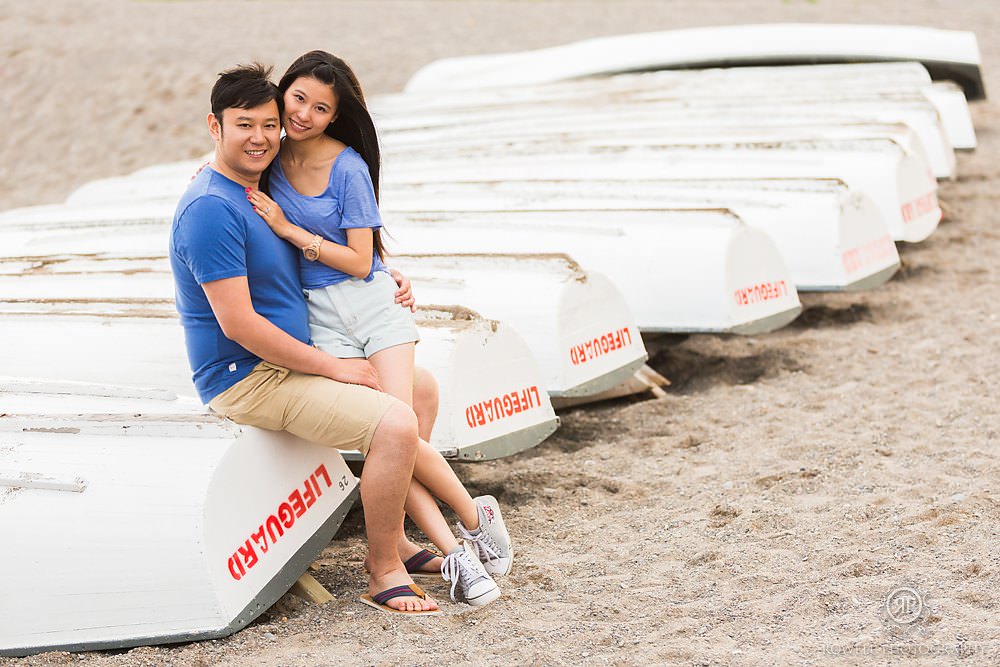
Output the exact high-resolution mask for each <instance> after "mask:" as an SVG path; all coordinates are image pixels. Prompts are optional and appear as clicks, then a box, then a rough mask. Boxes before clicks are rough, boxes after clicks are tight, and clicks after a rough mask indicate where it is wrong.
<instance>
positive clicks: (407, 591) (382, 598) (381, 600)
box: [372, 584, 427, 605]
mask: <svg viewBox="0 0 1000 667" xmlns="http://www.w3.org/2000/svg"><path fill="white" fill-rule="evenodd" d="M404 597H416V598H420V599H421V600H423V599H425V598H426V597H427V594H426V593H424V592H423V591H422V590H421V589H420V587H419V586H417V585H416V584H409V585H407V586H393V587H392V588H387V589H385V590H384V591H382V592H381V593H377V594H375V595H373V596H372V601H373V602H375V604H383V605H384V604H385V603H386V602H388V601H389V600H391V599H392V598H404Z"/></svg>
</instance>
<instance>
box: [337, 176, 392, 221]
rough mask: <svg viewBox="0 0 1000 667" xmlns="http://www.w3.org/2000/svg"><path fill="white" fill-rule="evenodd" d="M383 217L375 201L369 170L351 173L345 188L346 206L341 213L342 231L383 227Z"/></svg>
mask: <svg viewBox="0 0 1000 667" xmlns="http://www.w3.org/2000/svg"><path fill="white" fill-rule="evenodd" d="M381 226H382V216H381V215H380V214H379V212H378V203H377V202H376V201H375V188H373V187H372V177H371V176H370V175H369V174H368V170H367V169H358V170H354V171H351V173H350V174H348V176H347V183H346V185H345V187H344V206H343V211H342V212H341V222H340V227H341V229H357V228H359V227H381Z"/></svg>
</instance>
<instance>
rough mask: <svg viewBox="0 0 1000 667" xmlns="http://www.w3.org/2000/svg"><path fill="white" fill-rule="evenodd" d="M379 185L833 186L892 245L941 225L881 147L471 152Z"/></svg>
mask: <svg viewBox="0 0 1000 667" xmlns="http://www.w3.org/2000/svg"><path fill="white" fill-rule="evenodd" d="M383 178H384V182H385V186H384V188H385V191H386V192H387V193H389V192H391V191H392V187H393V185H394V184H396V183H410V184H415V183H447V182H464V181H489V180H497V181H500V180H542V181H544V180H547V179H556V180H585V181H598V182H599V181H605V180H610V181H623V180H630V179H637V180H642V179H649V178H653V179H684V178H690V179H728V178H833V179H839V180H842V181H843V182H844V183H846V184H847V185H848V187H850V188H851V189H852V190H855V191H857V192H860V193H862V194H865V195H867V196H868V197H870V198H871V199H872V201H874V202H875V204H876V205H877V206H878V208H879V211H880V213H881V215H882V217H883V219H884V220H885V221H886V224H887V225H888V227H889V230H890V233H891V234H892V238H893V239H894V240H896V241H908V242H918V241H922V240H924V239H925V238H927V237H928V236H929V235H930V234H931V233H932V232H933V231H934V230H935V229H936V228H937V225H938V222H939V221H940V219H941V208H940V206H939V204H938V200H937V182H936V181H935V179H934V177H933V175H932V174H931V173H930V170H929V168H928V166H927V163H926V162H924V161H923V160H921V159H919V158H918V157H917V156H914V155H910V154H908V153H906V152H905V151H904V150H903V149H901V148H900V147H899V146H898V145H896V144H895V143H893V142H891V141H885V140H856V141H850V142H848V141H836V142H799V143H794V144H793V143H789V144H786V145H785V146H784V147H781V146H768V145H766V144H762V145H754V144H749V145H726V144H722V145H716V146H710V145H704V146H698V147H681V146H667V147H648V146H647V147H636V148H628V147H618V148H612V147H605V148H603V149H602V148H596V147H595V148H594V149H593V150H567V151H552V152H547V153H539V154H531V153H525V154H517V152H516V151H515V150H512V151H509V152H507V153H502V152H500V151H495V152H492V153H486V152H483V153H480V154H473V153H471V152H470V153H468V154H464V155H462V156H456V157H452V158H450V159H447V158H445V157H444V156H441V157H438V158H437V159H429V160H426V161H423V162H418V161H416V160H413V161H409V162H407V163H406V164H405V165H403V164H395V165H387V167H386V169H385V172H384V177H383ZM578 259H579V258H578Z"/></svg>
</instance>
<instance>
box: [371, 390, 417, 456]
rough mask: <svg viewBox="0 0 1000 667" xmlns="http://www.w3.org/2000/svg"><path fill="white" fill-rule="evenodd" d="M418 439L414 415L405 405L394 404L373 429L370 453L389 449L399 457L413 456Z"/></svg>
mask: <svg viewBox="0 0 1000 667" xmlns="http://www.w3.org/2000/svg"><path fill="white" fill-rule="evenodd" d="M418 439H419V436H418V434H417V417H416V415H414V414H413V410H411V409H410V408H409V406H407V405H406V404H405V403H402V402H396V403H394V404H393V405H392V407H391V408H389V410H388V412H386V413H385V415H384V416H383V417H382V420H381V421H380V422H379V424H378V427H377V428H376V429H375V434H374V435H373V436H372V444H371V450H370V451H380V450H382V449H383V448H385V447H391V448H392V449H393V450H395V451H397V452H398V453H399V454H400V455H403V456H415V455H416V451H417V441H418Z"/></svg>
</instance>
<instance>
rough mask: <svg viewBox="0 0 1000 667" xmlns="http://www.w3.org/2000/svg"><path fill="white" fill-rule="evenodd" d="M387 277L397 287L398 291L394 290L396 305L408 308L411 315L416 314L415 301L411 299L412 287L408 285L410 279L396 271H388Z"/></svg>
mask: <svg viewBox="0 0 1000 667" xmlns="http://www.w3.org/2000/svg"><path fill="white" fill-rule="evenodd" d="M389 275H390V276H392V279H393V280H395V281H396V285H398V286H399V289H398V290H396V303H398V304H399V305H401V306H402V307H403V308H409V309H410V312H411V313H415V312H417V301H416V299H414V298H413V286H412V285H411V284H410V279H409V278H407V277H406V276H404V275H403V274H402V273H400V272H399V271H397V270H396V269H389Z"/></svg>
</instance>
